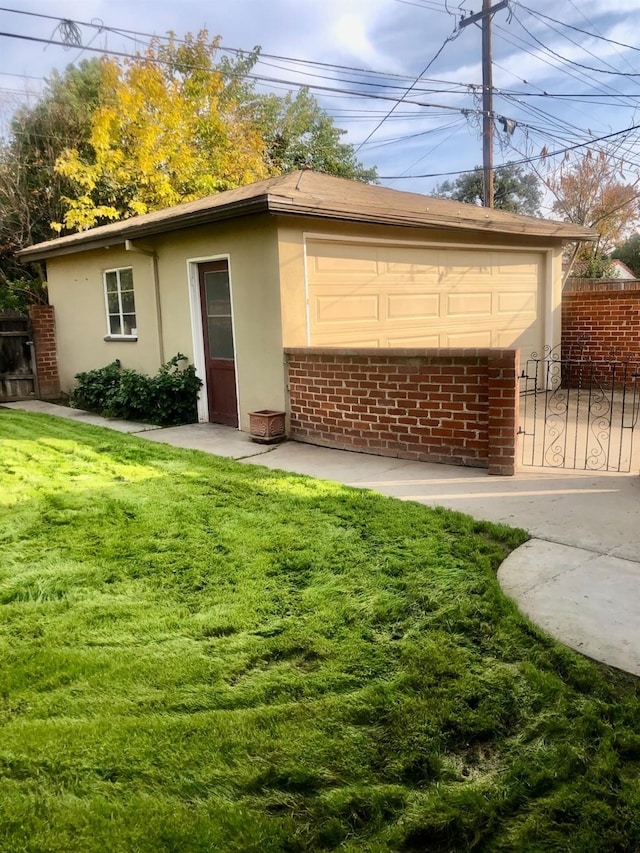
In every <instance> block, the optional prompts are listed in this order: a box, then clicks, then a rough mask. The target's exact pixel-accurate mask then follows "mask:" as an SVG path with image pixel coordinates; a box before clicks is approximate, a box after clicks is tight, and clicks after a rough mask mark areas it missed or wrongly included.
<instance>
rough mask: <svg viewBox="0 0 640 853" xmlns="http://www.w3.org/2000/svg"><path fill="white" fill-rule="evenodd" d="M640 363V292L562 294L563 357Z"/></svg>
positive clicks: (614, 291) (602, 291) (600, 291)
mask: <svg viewBox="0 0 640 853" xmlns="http://www.w3.org/2000/svg"><path fill="white" fill-rule="evenodd" d="M580 353H582V357H583V358H585V359H587V360H598V359H605V360H609V359H611V358H612V357H614V358H615V359H616V360H618V361H638V360H640V290H639V289H637V285H636V289H635V290H620V291H616V290H599V291H588V292H574V293H566V292H565V293H563V294H562V354H563V357H564V358H568V357H570V354H571V357H579V356H580Z"/></svg>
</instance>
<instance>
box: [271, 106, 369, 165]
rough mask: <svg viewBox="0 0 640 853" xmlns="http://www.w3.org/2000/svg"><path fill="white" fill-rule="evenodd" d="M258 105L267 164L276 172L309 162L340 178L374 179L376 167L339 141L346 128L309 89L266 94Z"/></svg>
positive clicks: (308, 163) (351, 147) (349, 146)
mask: <svg viewBox="0 0 640 853" xmlns="http://www.w3.org/2000/svg"><path fill="white" fill-rule="evenodd" d="M259 108H260V109H261V110H262V111H263V115H262V118H261V124H262V127H263V128H264V130H263V138H264V140H265V142H266V144H267V156H268V160H269V164H270V166H271V168H272V169H274V170H275V171H276V172H278V173H282V172H292V171H295V170H296V169H302V168H303V167H304V166H310V167H311V168H312V169H314V170H315V171H316V172H326V173H327V174H330V175H337V176H338V177H341V178H351V179H354V180H357V181H364V182H370V181H375V179H376V169H375V168H372V169H367V168H365V167H364V166H363V165H362V163H359V162H358V161H357V160H356V157H355V154H354V151H353V146H352V145H349V144H347V143H343V142H341V141H340V138H341V137H342V135H343V134H344V133H345V131H344V130H340V129H339V128H337V127H336V126H335V125H334V123H333V119H332V118H331V116H329V115H328V114H327V113H326V112H325V111H324V110H323V109H322V108H321V107H320V106H319V105H318V103H317V101H316V100H315V98H314V97H313V96H312V95H311V94H310V93H309V90H308V89H301V90H300V91H299V92H298V93H297V94H296V95H295V96H294V95H292V94H288V95H286V96H285V97H284V98H281V97H277V96H275V95H269V96H267V97H265V98H263V99H262V100H261V102H259Z"/></svg>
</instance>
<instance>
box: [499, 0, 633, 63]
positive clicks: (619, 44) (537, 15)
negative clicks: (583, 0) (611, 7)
mask: <svg viewBox="0 0 640 853" xmlns="http://www.w3.org/2000/svg"><path fill="white" fill-rule="evenodd" d="M511 2H512V3H513V4H514V5H515V6H520V8H521V9H524V11H525V12H528V13H529V14H530V15H533V16H534V17H535V18H544V19H546V20H547V21H553V23H554V24H560V26H562V27H566V28H567V29H569V30H575V32H577V33H582V35H585V36H590V37H591V38H594V39H600V40H601V41H606V42H608V43H609V44H613V45H616V46H617V47H624V48H625V49H626V50H636V51H638V52H639V53H640V47H636V46H635V45H633V44H625V42H623V41H616V40H615V39H610V38H607V36H603V35H598V33H592V32H589V31H588V30H583V29H581V28H580V27H576V26H574V25H573V24H567V23H566V22H565V21H559V20H558V19H557V18H552V17H551V16H550V15H543V13H542V12H538V11H536V10H534V9H530V8H529V7H528V6H525V5H524V3H518V2H517V0H511ZM571 5H572V6H573V7H574V9H575V10H576V11H577V12H579V13H580V14H581V15H582V12H581V10H580V9H578V7H577V6H576V5H575V4H574V3H572V4H571ZM582 17H584V15H582ZM585 20H588V18H586V19H585ZM634 76H638V75H634Z"/></svg>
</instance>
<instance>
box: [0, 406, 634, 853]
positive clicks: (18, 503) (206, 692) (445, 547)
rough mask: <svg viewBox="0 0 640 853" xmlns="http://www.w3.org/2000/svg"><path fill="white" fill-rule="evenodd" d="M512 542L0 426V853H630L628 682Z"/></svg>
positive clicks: (83, 436) (467, 526) (95, 440)
mask: <svg viewBox="0 0 640 853" xmlns="http://www.w3.org/2000/svg"><path fill="white" fill-rule="evenodd" d="M524 538H525V537H524V534H523V533H522V532H519V531H514V530H510V529H508V528H497V527H494V526H491V525H489V524H485V523H481V522H476V521H473V520H472V519H470V518H468V517H466V516H463V515H458V514H455V513H451V512H447V511H444V510H442V511H437V510H436V511H434V510H430V509H428V508H425V507H423V506H419V505H415V504H409V503H402V502H400V501H396V500H393V499H389V498H384V497H382V496H379V495H376V494H373V493H370V492H366V491H358V490H353V489H348V488H345V487H342V486H340V485H337V484H333V483H329V482H323V481H318V480H312V479H307V478H304V477H298V476H294V475H290V474H283V473H279V472H271V471H268V470H266V469H263V468H259V467H254V466H251V465H241V464H238V463H234V462H232V461H226V460H222V459H219V458H216V457H210V456H206V455H204V454H199V453H196V452H190V451H181V450H175V449H173V448H169V447H164V446H162V445H158V444H155V443H153V442H145V441H144V440H142V439H138V438H135V437H129V436H123V435H119V434H117V433H113V432H109V431H106V430H100V429H97V428H91V427H85V426H82V425H78V424H72V423H69V422H68V421H65V420H62V419H54V418H47V417H44V416H37V415H30V414H25V413H21V412H16V411H10V410H6V409H0V607H1V619H0V656H1V666H0V721H1V725H2V730H1V737H0V850H1V851H9V852H10V853H19V851H29V852H30V853H48V851H60V853H78V851H82V853H84V851H96V853H98V851H100V853H105V852H106V853H116V851H117V853H120V851H122V853H133V851H145V853H146V851H148V853H158V851H175V853H191V851H209V852H210V853H214V852H215V853H218V851H243V853H245V852H246V853H250V851H255V853H270V851H283V853H284V851H287V853H295V851H315V850H318V851H320V850H340V851H349V853H356V851H358V853H360V851H464V850H470V849H474V850H490V851H494V850H495V851H580V853H589V851H606V853H609V851H624V852H625V853H629V851H634V850H637V849H640V781H639V778H640V777H639V770H640V710H639V708H640V706H639V703H638V687H637V682H636V681H635V680H633V679H631V678H628V677H625V676H622V675H620V674H616V673H613V672H611V671H607V670H605V669H603V668H601V667H598V666H596V665H594V664H592V663H589V662H588V661H586V660H584V659H583V658H581V657H580V656H578V655H576V654H574V653H573V652H570V651H569V650H567V649H564V648H562V647H560V646H558V645H557V644H555V643H553V642H552V641H551V640H549V639H548V638H546V637H544V636H541V635H540V634H538V632H537V631H536V630H534V629H533V628H532V627H531V625H530V624H528V623H527V622H526V621H525V620H524V619H523V618H522V617H521V616H520V615H519V614H518V612H517V610H516V608H515V606H514V605H512V604H511V603H510V602H509V601H508V600H507V599H506V598H505V597H504V596H503V595H502V593H501V591H500V589H499V587H498V584H497V582H496V577H495V573H496V569H497V567H498V565H499V563H500V561H501V560H502V559H503V557H504V556H505V554H506V553H508V551H509V550H510V549H511V548H512V547H515V546H516V545H518V544H519V543H521V542H522V541H523V540H524Z"/></svg>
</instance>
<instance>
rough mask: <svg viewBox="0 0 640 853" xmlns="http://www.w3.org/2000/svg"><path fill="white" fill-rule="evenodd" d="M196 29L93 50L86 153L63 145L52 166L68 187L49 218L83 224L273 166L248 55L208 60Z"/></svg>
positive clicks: (213, 46)
mask: <svg viewBox="0 0 640 853" xmlns="http://www.w3.org/2000/svg"><path fill="white" fill-rule="evenodd" d="M217 47H218V40H217V39H215V40H213V41H210V40H209V38H208V34H207V32H206V31H205V30H203V31H201V32H200V33H199V34H198V35H197V36H196V37H193V36H191V35H189V36H187V37H186V39H185V40H184V41H183V42H181V43H179V44H178V43H177V42H176V41H175V40H174V39H171V40H170V41H169V42H168V43H167V44H160V43H159V42H158V41H155V42H153V43H152V45H151V47H150V48H149V49H148V50H147V52H146V53H145V54H144V56H142V57H138V58H136V59H134V60H126V61H125V63H124V64H121V63H119V62H117V61H114V60H112V59H108V58H103V59H102V60H101V66H100V67H101V74H102V86H101V93H102V98H101V102H100V104H99V106H98V108H97V109H96V110H95V112H94V113H93V119H92V128H91V135H90V146H91V148H92V151H93V156H92V157H90V158H88V157H87V156H86V153H85V154H84V155H83V153H81V152H80V151H78V150H77V149H75V148H74V149H69V150H66V151H64V152H63V154H62V155H61V156H60V157H59V159H58V161H57V164H56V171H57V172H58V173H59V174H60V175H62V176H64V177H65V178H66V179H67V180H68V181H70V182H71V184H72V185H73V186H74V187H75V188H76V193H75V194H74V195H73V196H71V195H69V196H67V197H66V198H65V199H64V201H65V203H66V205H67V210H66V213H65V216H64V221H63V222H62V223H58V224H57V225H56V226H55V227H56V228H57V229H58V230H61V229H62V228H63V227H64V228H66V229H77V230H82V229H85V228H91V227H92V226H94V225H96V224H99V223H100V222H104V221H108V220H113V219H120V218H125V217H128V216H133V215H136V214H140V213H147V212H148V211H152V210H158V209H160V208H163V207H168V206H171V205H174V204H179V203H180V202H185V201H191V200H194V199H197V198H201V197H203V196H206V195H209V194H211V193H216V192H220V191H221V190H226V189H229V188H231V187H237V186H241V185H243V184H247V183H250V182H252V181H255V180H259V179H261V178H265V177H268V176H269V174H273V172H271V171H270V169H269V166H268V157H267V152H266V142H265V140H264V138H263V135H262V134H261V128H260V126H259V122H258V113H257V112H256V110H255V109H254V105H253V104H252V100H251V98H250V97H248V89H247V87H246V86H245V84H243V83H242V75H243V73H244V71H245V70H246V66H247V65H248V64H252V63H253V61H255V57H252V56H249V57H248V58H245V57H241V58H240V59H239V60H238V61H237V62H235V63H230V62H228V61H226V62H222V63H219V64H216V51H217Z"/></svg>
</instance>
